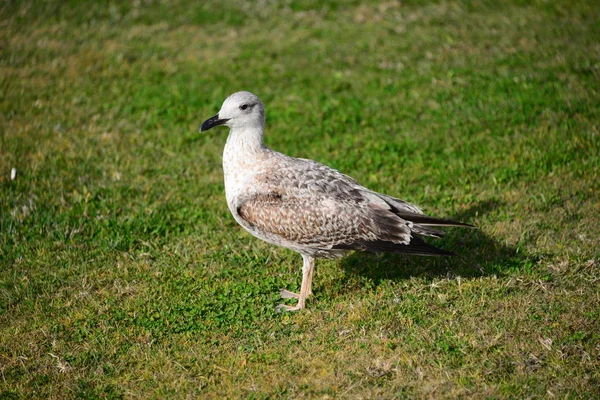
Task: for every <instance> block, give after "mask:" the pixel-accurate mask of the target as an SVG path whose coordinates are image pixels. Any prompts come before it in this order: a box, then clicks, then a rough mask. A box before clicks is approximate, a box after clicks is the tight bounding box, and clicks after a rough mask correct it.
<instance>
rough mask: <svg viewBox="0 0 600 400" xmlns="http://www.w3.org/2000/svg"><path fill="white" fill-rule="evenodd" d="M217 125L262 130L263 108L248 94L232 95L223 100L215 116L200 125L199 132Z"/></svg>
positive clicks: (260, 103) (257, 99)
mask: <svg viewBox="0 0 600 400" xmlns="http://www.w3.org/2000/svg"><path fill="white" fill-rule="evenodd" d="M219 125H225V126H228V127H229V128H260V129H262V128H263V127H264V125H265V106H264V105H263V103H262V102H261V101H260V99H259V98H258V97H256V96H255V95H254V94H252V93H250V92H237V93H234V94H232V95H231V96H229V97H228V98H226V99H225V101H224V102H223V105H222V106H221V110H220V111H219V113H218V114H217V115H215V116H214V117H212V118H209V119H207V120H206V121H204V122H203V123H202V126H201V127H200V132H204V131H207V130H209V129H210V128H212V127H215V126H219Z"/></svg>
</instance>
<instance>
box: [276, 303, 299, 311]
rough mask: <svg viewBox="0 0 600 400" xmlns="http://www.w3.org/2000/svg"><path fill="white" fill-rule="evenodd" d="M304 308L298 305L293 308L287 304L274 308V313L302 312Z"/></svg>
mask: <svg viewBox="0 0 600 400" xmlns="http://www.w3.org/2000/svg"><path fill="white" fill-rule="evenodd" d="M303 308H304V307H301V306H300V305H299V304H298V305H295V306H288V305H287V304H280V305H278V306H277V307H275V311H276V312H278V313H280V312H284V311H298V310H302V309H303Z"/></svg>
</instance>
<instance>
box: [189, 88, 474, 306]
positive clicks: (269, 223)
mask: <svg viewBox="0 0 600 400" xmlns="http://www.w3.org/2000/svg"><path fill="white" fill-rule="evenodd" d="M217 125H227V126H229V127H230V133H229V137H228V138H227V144H226V146H225V150H224V153H223V170H224V173H225V192H226V197H227V203H228V205H229V209H230V210H231V212H232V214H233V216H234V218H235V219H236V221H237V222H238V223H240V225H242V226H243V227H244V228H245V229H246V230H248V231H249V232H250V233H252V234H253V235H254V236H256V237H258V238H260V239H263V240H265V241H267V242H269V243H272V244H275V245H279V246H283V247H287V248H290V249H292V250H295V251H297V252H299V253H300V254H302V257H303V259H304V266H303V268H302V271H303V279H302V289H301V291H300V294H295V293H291V292H288V291H287V290H282V291H281V295H282V297H284V298H298V304H297V305H296V306H295V307H290V306H285V305H280V306H279V307H278V310H282V309H284V310H298V309H301V308H304V305H305V300H306V297H307V296H308V295H309V294H310V287H311V282H312V274H313V269H314V258H331V257H338V256H341V255H343V254H344V253H345V252H346V251H349V250H363V251H373V252H380V251H385V252H393V253H406V254H419V255H451V254H452V253H450V252H448V251H445V250H441V249H438V248H436V247H433V246H431V245H429V244H427V243H426V242H425V241H423V240H422V239H421V238H419V237H418V236H416V235H422V236H431V237H441V236H443V235H444V232H442V231H440V230H436V229H432V228H431V226H471V225H468V224H463V223H460V222H455V221H449V220H443V219H438V218H434V217H430V216H427V215H424V214H423V212H422V211H421V210H420V209H419V207H417V206H415V205H413V204H410V203H407V202H405V201H403V200H400V199H396V198H394V197H390V196H387V195H385V194H381V193H376V192H373V191H372V190H369V189H367V188H365V187H364V186H361V185H360V184H359V183H357V182H356V181H355V180H353V179H352V178H350V177H348V176H346V175H344V174H342V173H340V172H339V171H336V170H335V169H333V168H330V167H327V166H326V165H323V164H320V163H318V162H315V161H312V160H306V159H302V158H293V157H289V156H286V155H284V154H281V153H278V152H276V151H273V150H271V149H269V148H267V147H265V146H264V144H263V134H264V106H263V104H262V103H261V101H260V100H259V99H258V97H256V96H255V95H253V94H252V93H249V92H238V93H234V94H233V95H231V96H230V97H228V98H227V99H226V100H225V102H224V103H223V106H222V107H221V110H220V111H219V114H217V115H216V116H214V117H213V118H210V119H208V120H207V121H205V122H204V123H203V124H202V128H201V131H205V130H207V129H210V128H212V127H213V126H217Z"/></svg>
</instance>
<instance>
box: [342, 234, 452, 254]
mask: <svg viewBox="0 0 600 400" xmlns="http://www.w3.org/2000/svg"><path fill="white" fill-rule="evenodd" d="M333 249H340V250H361V251H369V252H373V253H383V252H385V253H397V254H414V255H420V256H454V255H456V254H454V253H453V252H451V251H447V250H443V249H440V248H438V247H435V246H432V245H430V244H428V243H427V242H425V241H424V240H423V239H421V238H419V237H417V236H413V237H412V238H411V239H410V243H409V244H397V243H393V242H389V241H385V240H376V241H365V240H361V241H356V242H353V243H340V244H338V245H336V246H333Z"/></svg>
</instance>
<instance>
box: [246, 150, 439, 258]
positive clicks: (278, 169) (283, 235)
mask: <svg viewBox="0 0 600 400" xmlns="http://www.w3.org/2000/svg"><path fill="white" fill-rule="evenodd" d="M262 167H264V168H265V169H266V170H267V172H261V173H259V174H257V175H255V176H254V178H253V182H252V183H251V184H250V185H249V186H248V190H247V194H246V195H242V196H239V197H238V198H237V201H236V207H235V212H236V213H237V214H238V215H239V216H240V218H241V219H242V220H243V222H242V225H243V226H244V227H245V228H246V229H248V230H249V231H250V232H251V233H253V234H254V235H255V236H258V237H260V238H261V239H263V240H266V241H268V242H271V243H273V244H277V245H281V246H284V247H289V248H292V249H294V250H296V251H299V252H301V253H304V254H308V255H311V256H315V257H335V256H339V255H341V254H343V253H342V252H341V251H340V250H367V251H377V250H378V248H380V247H381V245H382V242H389V244H390V245H387V246H385V247H386V249H385V250H384V251H395V252H404V253H412V254H447V253H446V252H444V251H441V250H440V251H438V249H436V248H434V247H432V246H429V245H427V244H425V243H424V242H423V241H420V240H415V238H414V235H413V233H420V234H422V235H427V236H434V237H440V236H442V235H443V232H441V231H437V230H433V229H430V228H426V227H424V226H418V225H417V226H415V224H413V223H412V222H411V221H410V220H409V219H404V218H401V217H399V216H398V213H403V215H405V216H410V215H414V216H417V215H421V214H422V212H421V210H420V209H419V208H418V207H416V206H414V205H412V204H409V203H406V202H404V201H402V200H399V199H394V198H391V197H389V196H385V195H380V194H378V193H375V192H373V191H371V190H369V189H367V188H365V187H363V186H361V185H360V184H358V183H357V182H356V181H355V180H353V179H352V178H350V177H348V176H346V175H344V174H342V173H340V172H338V171H336V170H335V169H332V168H330V167H327V166H325V165H323V164H320V163H317V162H315V161H311V160H306V159H298V158H292V157H288V156H286V155H283V154H281V153H277V152H274V151H269V152H268V157H265V159H264V161H263V165H262ZM392 244H393V245H394V246H391V245H392Z"/></svg>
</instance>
